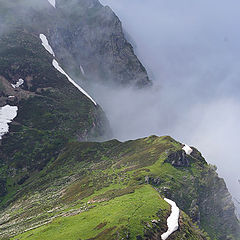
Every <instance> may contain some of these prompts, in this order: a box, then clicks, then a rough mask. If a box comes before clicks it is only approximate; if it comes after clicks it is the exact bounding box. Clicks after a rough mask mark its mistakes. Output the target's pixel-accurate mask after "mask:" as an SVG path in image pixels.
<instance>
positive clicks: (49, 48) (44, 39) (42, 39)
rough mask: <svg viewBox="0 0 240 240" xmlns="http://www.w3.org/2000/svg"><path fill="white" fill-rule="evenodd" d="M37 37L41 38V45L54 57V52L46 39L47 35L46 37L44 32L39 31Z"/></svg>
mask: <svg viewBox="0 0 240 240" xmlns="http://www.w3.org/2000/svg"><path fill="white" fill-rule="evenodd" d="M39 38H40V39H41V41H42V45H43V46H44V48H45V49H46V50H47V51H48V52H49V53H50V54H51V55H53V56H54V57H55V53H54V51H53V49H52V47H51V46H50V45H49V43H48V40H47V37H46V36H45V35H44V34H42V33H41V34H40V35H39Z"/></svg>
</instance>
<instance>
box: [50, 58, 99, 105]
mask: <svg viewBox="0 0 240 240" xmlns="http://www.w3.org/2000/svg"><path fill="white" fill-rule="evenodd" d="M52 65H53V66H54V67H55V68H56V69H57V70H58V71H59V72H60V73H62V74H63V75H65V76H66V77H67V79H68V81H69V82H71V83H72V84H73V85H74V86H75V87H76V88H77V89H78V90H79V91H81V92H82V93H83V94H84V95H85V96H87V97H88V98H89V99H90V100H91V101H92V102H93V103H94V104H95V105H97V103H96V102H95V101H94V100H93V99H92V97H90V96H89V95H88V93H87V92H86V91H84V90H83V89H82V88H81V87H80V86H79V85H78V84H77V83H75V82H74V81H73V80H72V79H71V78H70V77H69V76H68V74H67V73H65V71H64V70H63V69H62V68H61V67H60V66H59V64H58V62H57V61H56V60H55V59H54V60H53V61H52Z"/></svg>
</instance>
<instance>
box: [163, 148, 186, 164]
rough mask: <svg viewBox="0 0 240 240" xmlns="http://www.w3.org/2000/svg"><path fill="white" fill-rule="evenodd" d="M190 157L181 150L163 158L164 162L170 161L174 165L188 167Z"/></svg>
mask: <svg viewBox="0 0 240 240" xmlns="http://www.w3.org/2000/svg"><path fill="white" fill-rule="evenodd" d="M190 160H191V157H190V156H189V155H187V154H186V153H185V151H183V150H179V151H177V152H173V153H170V154H169V156H168V158H167V159H166V160H165V162H166V163H171V164H172V165H173V166H174V167H189V166H190Z"/></svg>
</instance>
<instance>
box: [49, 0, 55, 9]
mask: <svg viewBox="0 0 240 240" xmlns="http://www.w3.org/2000/svg"><path fill="white" fill-rule="evenodd" d="M48 1H49V3H50V4H51V5H52V6H53V7H54V8H56V0H48Z"/></svg>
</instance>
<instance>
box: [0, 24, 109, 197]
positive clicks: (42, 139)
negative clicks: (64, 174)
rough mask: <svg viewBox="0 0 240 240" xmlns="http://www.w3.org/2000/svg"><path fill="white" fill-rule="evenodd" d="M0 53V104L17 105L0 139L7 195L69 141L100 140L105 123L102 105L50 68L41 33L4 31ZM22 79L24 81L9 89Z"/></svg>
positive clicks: (1, 192)
mask: <svg viewBox="0 0 240 240" xmlns="http://www.w3.org/2000/svg"><path fill="white" fill-rule="evenodd" d="M0 53H1V54H0V83H1V84H0V86H2V87H1V95H0V106H4V105H5V104H10V105H16V106H18V109H19V110H18V115H17V117H16V118H15V119H14V122H13V123H12V124H11V126H10V133H9V134H7V135H5V136H3V139H2V141H1V143H0V181H1V183H2V186H3V187H2V188H1V189H0V196H5V195H6V194H7V195H9V194H10V195H11V194H12V193H15V192H16V191H17V189H18V188H19V186H20V185H21V184H23V183H24V181H25V180H26V179H28V178H29V177H30V175H31V174H33V172H34V171H40V170H41V169H42V168H43V167H44V166H45V165H46V164H47V163H48V162H49V161H50V160H51V159H54V158H55V157H57V156H58V154H59V153H60V151H61V149H62V148H63V147H64V146H65V144H67V142H68V141H69V140H73V139H75V140H81V141H83V140H90V139H98V138H103V139H104V137H106V136H108V131H109V126H108V121H107V119H106V117H105V115H104V113H103V111H102V109H101V108H100V106H98V105H97V106H95V105H94V103H93V102H92V101H91V100H90V99H89V98H87V97H86V96H85V95H84V94H82V93H81V92H80V91H79V90H78V89H77V88H76V87H75V86H73V85H72V84H71V83H70V82H69V81H68V80H67V78H66V77H65V76H63V75H62V74H61V73H59V72H58V71H57V70H56V69H55V68H54V67H53V66H52V56H51V55H50V54H49V53H48V52H47V51H46V50H45V49H44V48H43V46H42V44H41V41H40V39H39V36H37V35H34V34H31V33H29V32H26V31H24V30H22V29H18V28H17V29H14V31H11V32H8V33H5V34H2V35H1V36H0ZM20 78H22V79H24V84H23V85H22V86H20V87H18V88H13V87H12V86H11V84H15V83H16V82H18V80H19V79H20ZM9 96H11V97H9ZM10 176H11V178H8V177H10ZM6 179H8V180H6ZM8 181H10V182H8Z"/></svg>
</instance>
